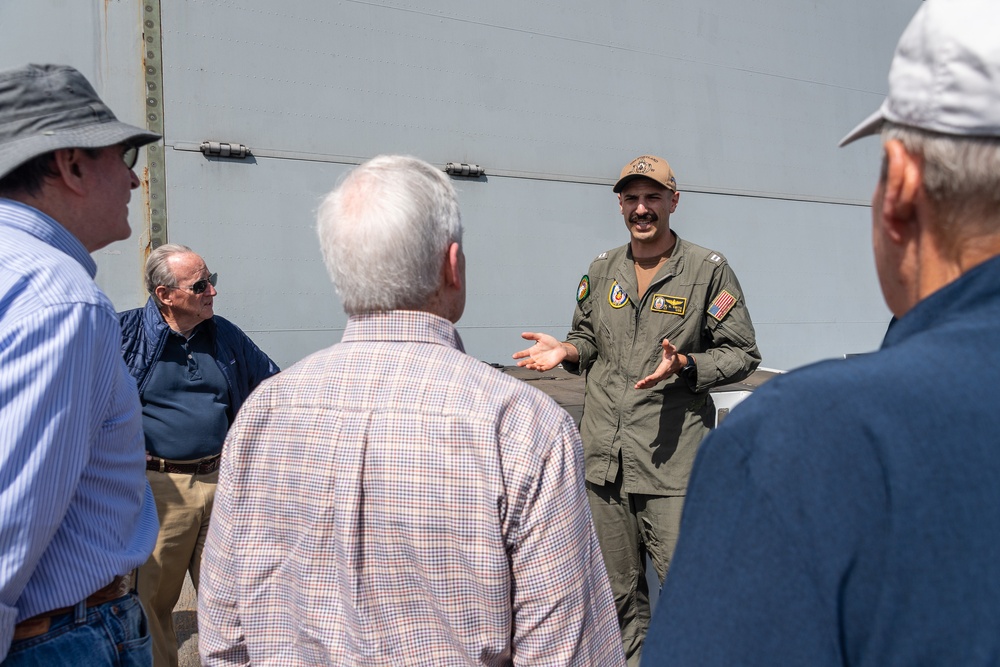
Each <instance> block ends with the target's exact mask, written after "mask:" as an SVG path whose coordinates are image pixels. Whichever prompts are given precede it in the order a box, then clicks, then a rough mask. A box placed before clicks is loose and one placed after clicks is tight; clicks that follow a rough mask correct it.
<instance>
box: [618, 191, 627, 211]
mask: <svg viewBox="0 0 1000 667" xmlns="http://www.w3.org/2000/svg"><path fill="white" fill-rule="evenodd" d="M618 211H619V212H620V213H621V214H622V215H625V204H624V202H623V201H622V193H620V192H619V193H618Z"/></svg>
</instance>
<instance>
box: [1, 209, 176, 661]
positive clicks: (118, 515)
mask: <svg viewBox="0 0 1000 667" xmlns="http://www.w3.org/2000/svg"><path fill="white" fill-rule="evenodd" d="M96 273H97V266H96V264H95V263H94V261H93V259H92V258H91V257H90V255H88V254H87V251H86V249H85V248H84V247H83V245H81V243H80V242H79V241H78V240H77V239H76V238H75V237H74V236H73V235H72V234H70V233H69V232H68V231H67V230H66V229H65V228H64V227H62V226H61V225H59V224H58V223H57V222H56V221H54V220H53V219H52V218H50V217H48V216H46V215H45V214H43V213H41V212H40V211H38V210H36V209H34V208H31V207H29V206H25V205H22V204H20V203H17V202H14V201H11V200H7V199H0V660H3V658H4V656H6V654H7V651H8V649H9V647H10V643H11V638H12V636H13V632H14V625H15V624H16V623H17V622H18V621H20V620H23V619H25V618H29V617H31V616H34V615H36V614H39V613H41V612H44V611H48V610H50V609H55V608H59V607H64V606H68V605H72V604H75V603H76V602H78V601H79V600H81V599H83V598H85V597H87V596H88V595H89V594H91V593H93V592H94V591H95V590H97V589H99V588H101V587H102V586H104V585H106V584H108V583H109V582H110V581H111V580H112V579H113V578H114V577H115V576H116V575H119V574H125V573H127V572H129V571H130V570H132V569H133V568H135V567H138V566H139V565H141V564H142V563H144V562H145V561H146V559H147V557H148V556H149V554H150V552H151V551H152V548H153V544H154V543H155V541H156V533H157V530H158V526H157V519H156V506H155V505H154V503H153V497H152V494H151V492H150V490H149V484H148V483H147V482H146V476H145V453H144V447H143V437H142V411H141V408H140V405H139V397H138V395H137V392H136V386H135V381H134V380H133V379H132V378H131V377H130V376H129V374H128V372H127V370H126V368H125V364H124V362H123V360H122V357H121V351H120V349H119V344H120V341H121V330H120V328H119V324H118V318H117V316H116V314H115V310H114V307H113V306H112V305H111V302H110V300H109V299H108V298H107V296H106V295H105V294H104V293H103V292H102V291H101V290H100V289H99V288H98V287H97V285H96V284H95V283H94V275H95V274H96Z"/></svg>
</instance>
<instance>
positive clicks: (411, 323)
mask: <svg viewBox="0 0 1000 667" xmlns="http://www.w3.org/2000/svg"><path fill="white" fill-rule="evenodd" d="M357 341H383V342H406V343H431V344H434V345H444V346H446V347H451V348H454V349H456V350H458V351H459V352H465V346H464V345H462V339H461V337H460V336H459V335H458V330H456V329H455V325H454V324H452V323H451V322H449V321H448V320H446V319H444V318H443V317H438V316H437V315H432V314H431V313H427V312H423V311H419V310H388V311H379V312H373V313H364V314H361V315H351V317H350V318H349V319H348V320H347V328H345V329H344V336H343V338H342V339H341V342H344V343H352V342H357Z"/></svg>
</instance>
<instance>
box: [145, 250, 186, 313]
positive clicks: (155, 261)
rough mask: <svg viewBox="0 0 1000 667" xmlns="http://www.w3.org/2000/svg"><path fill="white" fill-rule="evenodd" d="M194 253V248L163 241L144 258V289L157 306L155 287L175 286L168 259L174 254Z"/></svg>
mask: <svg viewBox="0 0 1000 667" xmlns="http://www.w3.org/2000/svg"><path fill="white" fill-rule="evenodd" d="M188 254H190V255H194V254H197V253H195V251H194V250H191V248H189V247H187V246H186V245H180V244H179V243H164V244H163V245H161V246H159V247H158V248H156V250H154V251H153V252H151V253H149V257H147V258H146V269H145V271H144V272H143V279H144V281H145V283H146V291H147V292H149V295H150V296H151V297H153V300H154V301H155V302H156V305H157V306H162V305H163V304H162V303H161V302H160V299H159V297H157V296H156V288H157V287H159V286H160V285H166V286H167V287H175V286H176V281H177V279H176V278H175V277H174V272H173V271H172V270H171V268H170V264H169V262H168V260H169V259H170V258H171V257H173V256H174V255H188Z"/></svg>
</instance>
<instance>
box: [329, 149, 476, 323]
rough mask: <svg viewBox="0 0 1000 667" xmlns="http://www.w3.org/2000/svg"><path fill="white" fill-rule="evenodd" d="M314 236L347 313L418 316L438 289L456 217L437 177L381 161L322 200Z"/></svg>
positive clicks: (407, 160)
mask: <svg viewBox="0 0 1000 667" xmlns="http://www.w3.org/2000/svg"><path fill="white" fill-rule="evenodd" d="M317 233H318V234H319V240H320V247H321V249H322V252H323V259H324V261H325V262H326V267H327V270H328V271H329V272H330V277H331V278H332V279H333V283H334V285H335V286H336V288H337V293H338V294H339V295H340V298H341V300H342V301H343V303H344V310H345V311H347V313H348V314H351V315H355V314H359V313H365V312H372V311H385V310H422V309H423V307H424V306H425V305H426V304H427V302H428V300H429V298H430V297H431V295H432V294H433V293H434V292H435V290H437V288H438V287H439V286H440V284H441V277H442V276H441V268H442V262H443V261H444V259H445V253H446V252H447V250H448V247H449V246H450V245H451V244H452V243H460V242H461V240H462V219H461V215H460V213H459V210H458V200H457V197H456V195H455V188H454V187H453V186H452V184H451V181H450V180H449V178H448V177H447V176H446V175H445V174H444V172H443V171H441V170H440V169H436V168H434V167H433V166H432V165H430V164H428V163H426V162H424V161H423V160H419V159H417V158H413V157H407V156H400V155H382V156H379V157H376V158H373V159H371V160H369V161H368V162H365V163H364V164H362V165H361V166H359V167H357V168H356V169H354V170H353V171H351V172H350V173H349V174H347V176H345V177H344V179H343V180H342V181H341V182H340V184H339V185H338V186H337V187H336V188H335V189H334V190H333V191H332V192H331V193H330V194H328V195H327V196H326V198H325V199H324V200H323V203H322V204H321V205H320V208H319V212H318V216H317Z"/></svg>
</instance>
